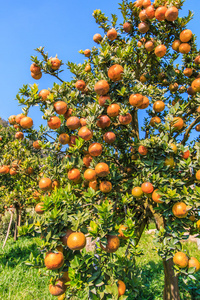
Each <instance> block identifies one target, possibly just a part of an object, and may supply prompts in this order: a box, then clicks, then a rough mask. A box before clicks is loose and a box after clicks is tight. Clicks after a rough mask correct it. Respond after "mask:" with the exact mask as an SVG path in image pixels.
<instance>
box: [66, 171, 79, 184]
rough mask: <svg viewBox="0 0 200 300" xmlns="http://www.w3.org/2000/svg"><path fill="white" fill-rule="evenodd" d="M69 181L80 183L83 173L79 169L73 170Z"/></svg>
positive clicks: (69, 174) (69, 175) (70, 172)
mask: <svg viewBox="0 0 200 300" xmlns="http://www.w3.org/2000/svg"><path fill="white" fill-rule="evenodd" d="M67 176H68V179H69V180H72V181H78V180H79V179H80V178H81V173H80V171H79V170H78V169H75V168H74V169H71V170H70V171H69V172H68V174H67Z"/></svg>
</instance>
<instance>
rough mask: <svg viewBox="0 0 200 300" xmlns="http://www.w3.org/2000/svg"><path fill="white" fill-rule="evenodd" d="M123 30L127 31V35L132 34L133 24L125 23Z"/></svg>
mask: <svg viewBox="0 0 200 300" xmlns="http://www.w3.org/2000/svg"><path fill="white" fill-rule="evenodd" d="M123 29H124V31H125V32H126V33H129V32H131V30H132V24H131V23H129V22H125V23H124V24H123Z"/></svg>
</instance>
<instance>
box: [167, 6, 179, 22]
mask: <svg viewBox="0 0 200 300" xmlns="http://www.w3.org/2000/svg"><path fill="white" fill-rule="evenodd" d="M177 18H178V9H177V8H176V7H175V6H172V7H170V8H168V9H167V11H166V13H165V19H166V20H167V21H171V22H173V21H175V20H176V19H177Z"/></svg>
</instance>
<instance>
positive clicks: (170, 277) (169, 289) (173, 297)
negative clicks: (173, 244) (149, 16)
mask: <svg viewBox="0 0 200 300" xmlns="http://www.w3.org/2000/svg"><path fill="white" fill-rule="evenodd" d="M163 266H164V272H165V287H164V293H163V300H180V295H179V287H178V276H175V274H174V269H173V260H172V258H171V259H169V260H167V261H166V260H163Z"/></svg>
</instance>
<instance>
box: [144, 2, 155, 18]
mask: <svg viewBox="0 0 200 300" xmlns="http://www.w3.org/2000/svg"><path fill="white" fill-rule="evenodd" d="M145 10H146V15H147V17H148V19H149V20H151V19H153V18H154V17H155V8H154V6H153V5H149V6H148V7H147V8H146V9H145Z"/></svg>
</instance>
